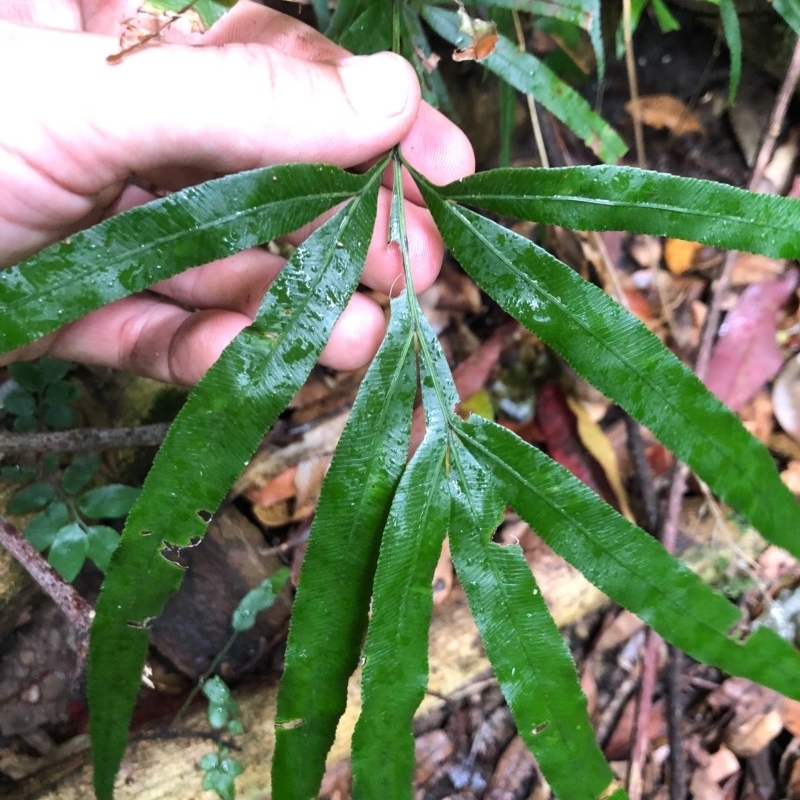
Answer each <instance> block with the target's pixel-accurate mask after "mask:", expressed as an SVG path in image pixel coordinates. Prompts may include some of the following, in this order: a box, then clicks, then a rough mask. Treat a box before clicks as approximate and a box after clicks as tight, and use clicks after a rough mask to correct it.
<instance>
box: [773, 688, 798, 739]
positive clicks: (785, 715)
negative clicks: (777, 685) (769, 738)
mask: <svg viewBox="0 0 800 800" xmlns="http://www.w3.org/2000/svg"><path fill="white" fill-rule="evenodd" d="M778 711H779V712H780V715H781V719H782V720H783V727H784V728H786V730H787V731H789V733H791V734H792V736H800V701H797V700H792V699H790V698H788V697H781V699H780V702H779V703H778Z"/></svg>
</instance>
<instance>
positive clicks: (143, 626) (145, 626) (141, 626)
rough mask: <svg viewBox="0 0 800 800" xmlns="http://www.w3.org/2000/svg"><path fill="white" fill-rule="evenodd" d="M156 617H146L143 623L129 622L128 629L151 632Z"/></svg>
mask: <svg viewBox="0 0 800 800" xmlns="http://www.w3.org/2000/svg"><path fill="white" fill-rule="evenodd" d="M154 619H155V617H145V618H144V619H143V620H141V621H136V620H128V627H129V628H135V629H136V630H139V631H149V630H150V628H152V627H153V620H154Z"/></svg>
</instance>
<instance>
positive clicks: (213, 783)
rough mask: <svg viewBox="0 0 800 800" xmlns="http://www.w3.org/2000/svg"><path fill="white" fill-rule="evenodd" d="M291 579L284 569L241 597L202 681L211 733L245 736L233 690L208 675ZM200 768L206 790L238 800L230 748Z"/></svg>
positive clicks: (219, 749)
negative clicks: (226, 633) (228, 632)
mask: <svg viewBox="0 0 800 800" xmlns="http://www.w3.org/2000/svg"><path fill="white" fill-rule="evenodd" d="M288 577H289V571H288V570H287V569H285V568H284V569H280V570H278V571H277V572H276V573H275V574H274V575H272V576H271V577H269V578H265V579H264V580H263V581H261V583H259V584H258V586H256V587H254V588H253V589H251V590H250V591H249V592H248V593H247V594H246V595H245V596H244V597H243V598H242V600H241V601H240V602H239V605H238V606H237V607H236V608H235V609H234V612H233V615H232V617H231V629H232V630H231V635H230V637H229V638H228V641H227V642H226V643H225V645H224V647H223V648H222V650H220V652H219V653H218V654H217V656H216V658H215V659H214V661H213V662H212V664H211V666H209V668H208V670H207V671H206V674H205V675H204V676H203V679H202V680H201V685H202V691H203V694H204V695H205V697H206V699H207V700H208V724H209V725H210V726H211V729H212V730H214V731H219V732H225V733H226V734H227V735H228V737H229V738H233V737H236V736H240V735H241V734H243V733H244V727H243V725H242V722H241V720H240V719H239V705H238V703H236V701H235V700H234V699H233V697H232V696H231V692H230V689H229V688H228V686H227V684H226V683H225V681H223V680H222V678H220V677H219V676H218V675H215V676H214V677H209V676H210V675H212V673H213V672H214V670H215V669H216V668H217V666H219V664H220V662H221V661H222V659H223V658H224V657H225V654H226V653H227V652H228V650H230V648H231V647H232V645H233V643H234V641H236V637H237V636H238V635H239V634H240V633H244V632H245V631H249V630H250V628H252V627H253V625H255V622H256V618H257V617H258V615H259V614H260V613H261V612H262V611H266V610H267V609H268V608H269V607H270V606H271V605H272V604H273V603H274V602H275V599H276V597H277V596H278V593H279V592H280V590H281V589H282V588H283V585H284V584H285V583H286V581H287V579H288ZM194 696H195V692H192V693H191V694H190V695H189V697H188V698H187V700H186V702H185V703H184V705H183V708H186V707H188V705H189V703H191V701H192V699H193V698H194ZM182 710H183V709H182ZM178 716H180V712H179V713H178ZM198 766H199V767H200V769H201V770H203V772H205V773H206V774H205V777H204V778H203V788H204V789H206V790H208V791H212V792H216V793H217V794H218V795H219V797H221V798H222V800H235V797H236V785H235V781H236V776H237V775H241V774H242V765H241V763H240V762H239V761H238V760H237V759H236V758H235V757H234V756H233V755H232V754H231V750H230V748H229V747H227V746H225V745H222V744H220V745H219V746H218V747H217V749H216V750H215V751H214V752H213V753H208V754H206V755H205V756H203V757H202V758H201V759H200V762H199V764H198Z"/></svg>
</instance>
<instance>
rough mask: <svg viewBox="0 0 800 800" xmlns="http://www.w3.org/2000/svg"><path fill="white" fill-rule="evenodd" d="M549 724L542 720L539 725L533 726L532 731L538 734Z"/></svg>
mask: <svg viewBox="0 0 800 800" xmlns="http://www.w3.org/2000/svg"><path fill="white" fill-rule="evenodd" d="M548 725H550V723H549V722H540V723H539V724H538V725H536V726H534V727H533V728H531V733H532V734H533V735H534V736H536V734H538V733H541V732H542V731H543V730H544V729H545V728H546V727H547V726H548Z"/></svg>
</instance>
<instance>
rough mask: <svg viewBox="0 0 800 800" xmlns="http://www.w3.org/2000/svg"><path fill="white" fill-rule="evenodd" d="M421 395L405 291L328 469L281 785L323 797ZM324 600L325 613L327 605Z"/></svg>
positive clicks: (290, 666)
mask: <svg viewBox="0 0 800 800" xmlns="http://www.w3.org/2000/svg"><path fill="white" fill-rule="evenodd" d="M415 394H416V380H415V375H414V343H413V331H412V328H411V326H410V324H409V310H408V302H407V298H406V296H405V295H402V296H401V297H399V298H397V299H396V300H394V301H393V302H392V316H391V320H390V324H389V330H388V332H387V335H386V338H385V339H384V342H383V344H382V346H381V349H380V351H379V352H378V355H377V356H376V357H375V360H374V361H373V362H372V364H371V365H370V368H369V371H368V372H367V375H366V377H365V378H364V381H363V383H362V384H361V388H360V389H359V392H358V396H357V397H356V401H355V404H354V405H353V410H352V412H351V414H350V419H349V420H348V422H347V426H346V427H345V429H344V433H343V434H342V437H341V440H340V442H339V445H338V447H337V449H336V453H335V455H334V457H333V462H332V463H331V466H330V469H329V470H328V474H327V477H326V479H325V483H324V485H323V489H322V494H321V496H320V499H319V504H318V506H317V511H316V515H315V517H314V524H313V526H312V528H311V534H310V537H309V542H308V550H307V552H306V555H305V558H304V561H303V570H302V573H301V577H300V585H299V586H298V591H297V597H296V599H295V603H294V608H293V611H292V624H291V628H290V630H289V641H288V643H287V647H286V667H285V670H284V674H283V679H282V680H281V686H280V692H279V694H278V713H277V717H276V720H277V732H276V739H277V741H276V746H275V756H274V758H273V763H272V792H273V797H274V798H275V800H306V799H307V798H309V797H315V796H316V793H317V789H318V787H319V784H320V781H321V780H322V774H323V772H324V770H325V756H326V754H327V752H328V749H329V748H330V746H331V744H332V743H333V737H334V734H335V732H336V725H337V723H338V721H339V717H340V716H341V714H342V713H343V711H344V708H345V704H346V702H347V679H348V678H349V676H350V675H351V673H352V672H353V671H354V670H355V668H356V665H357V664H358V657H359V653H360V651H361V644H362V640H363V636H364V631H365V629H366V625H367V612H368V609H369V602H370V595H371V592H372V578H373V573H374V571H375V563H376V560H377V557H378V546H379V542H380V536H381V531H382V530H383V526H384V524H385V522H386V517H387V514H388V513H389V507H390V505H391V502H392V496H393V495H394V491H395V488H396V487H397V483H398V481H399V480H400V475H401V473H402V470H403V467H404V466H405V462H406V456H407V453H408V442H409V437H410V432H411V407H412V403H413V400H414V395H415ZM321 609H324V613H321Z"/></svg>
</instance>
